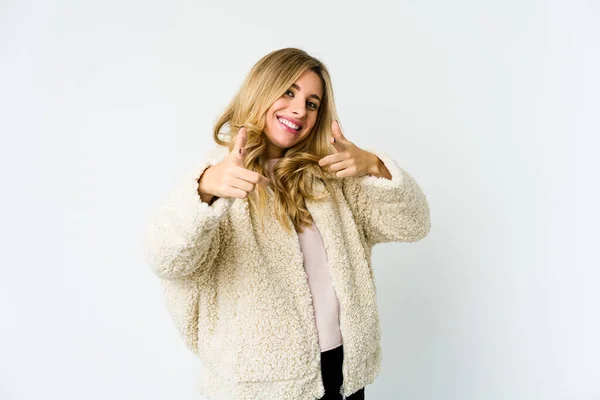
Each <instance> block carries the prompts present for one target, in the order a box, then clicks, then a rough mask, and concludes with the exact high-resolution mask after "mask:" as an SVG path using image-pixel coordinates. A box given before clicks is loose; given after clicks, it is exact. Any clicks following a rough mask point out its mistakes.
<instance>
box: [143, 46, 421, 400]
mask: <svg viewBox="0 0 600 400" xmlns="http://www.w3.org/2000/svg"><path fill="white" fill-rule="evenodd" d="M213 139H214V141H215V142H216V145H215V147H214V149H213V150H212V151H210V152H208V153H207V154H206V155H205V156H204V157H203V159H202V160H200V162H199V163H198V165H196V166H194V167H193V168H191V169H190V171H189V173H187V174H186V175H185V176H184V177H183V178H182V180H181V182H180V183H179V184H178V186H177V187H176V188H175V189H174V190H173V192H172V193H171V195H170V196H169V197H168V198H167V199H166V200H165V202H164V204H163V205H162V207H160V209H158V210H157V211H156V212H155V213H154V214H153V216H152V218H151V221H150V223H149V226H148V230H147V235H146V256H147V261H148V264H149V265H150V267H151V269H152V270H153V272H154V273H155V274H156V275H157V276H158V277H159V278H160V279H161V283H162V285H163V288H164V296H165V301H166V305H167V309H168V311H169V312H170V314H171V316H172V319H173V322H174V324H175V326H176V327H177V329H178V331H179V333H180V334H181V337H182V338H183V341H184V343H185V344H186V346H187V348H189V350H190V351H192V352H193V353H194V354H196V355H197V356H198V357H199V358H200V360H201V361H202V366H203V368H202V373H201V375H200V378H199V380H198V383H197V388H198V391H199V393H200V394H202V395H204V396H205V397H206V398H208V399H210V400H232V399H236V400H238V399H239V400H249V399H253V400H254V399H269V400H275V399H282V400H314V399H342V398H346V399H351V400H357V399H364V398H365V397H364V396H365V389H364V388H365V386H366V385H367V384H370V383H372V382H373V381H374V379H375V377H376V376H377V375H378V373H379V371H380V364H381V347H380V324H379V314H378V309H377V303H376V291H375V282H374V279H373V271H372V267H371V251H372V248H373V246H374V245H375V244H377V243H383V242H392V241H397V242H414V241H417V240H420V239H421V238H423V237H425V236H426V235H427V234H428V232H429V230H430V219H429V206H428V203H427V200H426V197H425V195H424V194H423V192H422V191H421V189H420V188H419V186H418V185H417V183H416V182H415V180H414V179H413V178H412V177H411V176H410V175H409V174H408V173H407V172H406V171H404V170H403V169H402V168H401V167H400V166H399V165H398V164H397V163H396V162H395V161H394V160H393V159H392V158H391V157H390V156H389V155H387V154H386V153H384V152H381V151H378V150H370V151H367V150H364V149H361V148H359V147H358V146H357V145H355V144H354V143H352V142H351V141H350V140H348V139H347V138H346V137H345V135H344V133H343V132H342V131H341V128H340V126H339V124H338V123H337V113H336V107H335V103H334V96H333V88H332V86H331V79H330V76H329V73H328V71H327V68H326V67H325V65H324V64H323V63H322V62H320V61H319V60H317V59H316V58H314V57H311V56H310V55H308V54H307V53H306V52H304V51H302V50H300V49H294V48H286V49H281V50H277V51H274V52H272V53H269V54H267V55H266V56H264V57H263V58H262V59H261V60H259V61H258V63H256V65H254V67H253V68H252V70H251V71H250V73H249V75H248V76H247V78H246V79H245V81H244V82H243V84H242V86H241V88H240V89H239V91H238V93H237V94H236V95H235V97H234V98H233V100H232V101H231V103H230V104H229V105H228V106H227V108H226V109H225V111H224V113H223V115H222V116H221V117H220V119H219V120H218V122H217V123H216V125H215V128H214V132H213Z"/></svg>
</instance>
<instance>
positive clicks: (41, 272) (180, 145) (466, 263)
mask: <svg viewBox="0 0 600 400" xmlns="http://www.w3.org/2000/svg"><path fill="white" fill-rule="evenodd" d="M599 21H600V6H599V5H598V3H597V2H595V1H591V0H590V1H580V0H576V1H562V2H559V1H547V2H544V1H533V0H507V1H475V0H456V1H452V2H450V1H441V0H423V1H418V2H417V1H410V0H408V1H406V0H403V1H380V0H374V1H368V2H348V1H344V2H342V1H336V2H327V1H325V2H290V3H288V2H275V1H273V2H250V1H246V2H242V1H239V2H204V1H192V0H188V1H182V0H172V1H140V0H119V1H116V0H106V1H75V0H54V1H52V0H50V1H35V0H32V1H26V0H24V1H11V0H3V1H2V2H1V3H0V132H1V142H0V159H1V165H0V166H1V168H0V174H1V175H0V181H1V182H2V191H1V193H2V195H1V196H0V199H1V200H0V201H1V202H2V203H1V207H0V221H1V222H0V226H1V228H0V229H1V235H2V236H1V238H0V239H1V243H2V249H1V254H2V256H1V259H2V262H1V268H2V276H1V278H0V300H1V302H0V312H1V323H2V326H1V329H0V335H1V337H0V399H2V400H34V399H36V400H37V399H48V400H50V399H52V400H54V399H56V400H59V399H60V400H71V399H73V400H75V399H76V400H80V399H85V400H100V399H102V400H104V399H111V400H130V399H131V400H135V399H144V400H163V399H178V400H191V399H198V398H199V395H197V394H196V392H195V382H196V379H197V376H198V374H199V372H200V370H201V363H200V361H199V360H198V359H196V358H195V357H194V355H193V354H191V353H190V352H188V351H187V350H186V349H185V347H184V345H183V342H182V341H181V340H180V339H179V336H178V335H177V333H176V331H175V328H174V327H173V325H172V323H171V321H170V319H169V316H168V314H167V311H166V308H165V306H164V304H163V298H162V293H161V289H160V285H159V280H158V279H157V278H156V277H155V276H154V275H152V273H151V272H150V270H149V268H148V266H147V265H146V264H145V263H144V260H143V256H142V238H143V232H144V229H145V226H146V223H147V221H148V218H149V216H150V215H151V213H152V212H153V210H154V209H155V208H156V207H157V206H158V205H159V204H160V202H161V201H162V200H163V199H164V197H165V196H166V195H167V193H168V192H169V191H170V190H171V188H172V187H173V184H174V183H175V182H176V181H177V179H178V178H179V177H180V175H181V174H182V173H183V172H185V171H186V170H187V169H188V168H189V167H190V166H192V165H193V164H195V163H196V162H198V161H199V157H200V156H201V155H202V154H203V153H204V152H205V150H207V149H208V148H209V147H210V146H212V139H211V135H212V125H213V123H214V122H215V121H216V119H217V117H218V116H219V113H220V112H221V111H222V110H223V109H224V107H225V106H226V104H227V103H228V102H229V100H230V99H231V98H232V96H233V95H234V93H235V92H236V90H237V89H238V88H239V85H240V84H241V82H242V80H243V79H244V77H245V76H246V74H247V73H248V71H249V70H250V68H251V66H252V65H253V64H254V63H255V62H256V61H258V59H259V58H260V57H262V56H263V55H265V54H266V53H268V52H270V51H273V50H275V49H279V48H282V47H290V46H291V47H300V48H302V49H304V50H306V51H308V52H309V53H310V54H312V55H314V56H317V57H319V58H321V59H322V61H324V63H325V64H326V65H327V66H328V68H329V69H330V72H331V74H332V79H333V84H334V90H335V94H336V100H337V104H338V106H339V112H340V116H341V121H342V124H343V127H344V128H345V135H346V137H347V138H348V139H349V140H351V141H353V142H354V143H356V144H357V145H358V146H359V147H363V148H366V147H373V148H380V149H383V150H385V151H387V152H388V153H389V154H390V155H391V156H393V157H394V158H395V159H396V160H397V161H398V162H399V163H400V165H401V166H402V167H403V168H405V169H406V170H407V171H408V172H409V173H411V175H413V177H414V178H415V179H416V180H417V182H418V183H419V184H420V186H421V187H422V189H423V191H424V192H425V193H426V195H427V198H428V201H429V203H430V208H431V218H432V229H431V233H430V234H429V236H427V237H426V238H425V239H424V240H422V241H420V242H417V243H390V244H382V245H378V246H377V247H375V249H374V254H373V265H374V269H375V277H376V282H377V289H378V290H377V296H378V301H379V307H380V312H381V323H382V335H383V337H382V346H383V365H382V372H381V374H380V375H379V376H378V377H377V379H376V381H375V382H374V383H373V384H372V385H369V386H368V387H367V389H366V395H367V399H369V400H378V399H386V400H387V399H403V400H558V399H561V400H562V399H564V400H567V399H568V400H592V399H600V293H599V287H600V273H599V272H598V269H599V268H598V267H599V266H600V259H599V257H598V248H599V244H598V243H597V242H598V239H599V237H600V235H598V216H599V212H598V204H599V203H598V202H599V201H600V199H599V196H598V193H599V190H598V182H599V180H598V178H597V177H596V175H597V172H598V171H599V170H600V167H599V163H598V150H597V149H598V145H599V143H600V142H599V140H598V134H599V133H600V129H599V124H598V113H599V109H600V103H599V101H598V93H599V92H600V90H599V89H600V85H599V79H598V71H600V56H599V43H600V28H599Z"/></svg>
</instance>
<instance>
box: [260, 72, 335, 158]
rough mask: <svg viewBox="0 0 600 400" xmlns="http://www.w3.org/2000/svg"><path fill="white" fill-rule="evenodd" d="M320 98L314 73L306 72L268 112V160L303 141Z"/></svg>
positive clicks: (311, 124)
mask: <svg viewBox="0 0 600 400" xmlns="http://www.w3.org/2000/svg"><path fill="white" fill-rule="evenodd" d="M322 98H323V82H322V81H321V77H320V76H319V75H317V73H316V72H314V71H311V70H308V71H305V72H304V73H303V74H302V75H301V76H300V77H299V78H298V80H296V82H294V83H293V84H292V86H291V87H290V88H289V89H288V90H286V92H285V93H284V94H283V96H281V97H280V98H279V99H277V101H276V102H275V103H273V104H272V105H271V107H269V109H268V110H267V115H266V121H265V127H264V133H265V135H266V138H267V142H268V147H267V152H268V156H267V157H268V158H280V157H281V156H282V155H283V152H284V150H285V149H287V148H290V147H292V146H294V145H295V144H297V143H299V142H300V141H302V140H303V139H304V138H306V137H307V136H308V135H309V134H310V132H311V130H312V128H313V126H314V125H315V122H316V121H317V114H318V112H319V107H320V105H321V99H322Z"/></svg>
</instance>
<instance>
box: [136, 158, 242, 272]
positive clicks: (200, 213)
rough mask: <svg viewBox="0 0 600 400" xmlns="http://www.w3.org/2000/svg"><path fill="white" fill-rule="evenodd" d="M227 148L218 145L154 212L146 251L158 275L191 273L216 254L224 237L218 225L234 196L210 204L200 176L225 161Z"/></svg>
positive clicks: (146, 236) (146, 255) (149, 261)
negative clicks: (204, 197) (204, 198)
mask: <svg viewBox="0 0 600 400" xmlns="http://www.w3.org/2000/svg"><path fill="white" fill-rule="evenodd" d="M226 150H227V149H226V148H225V147H223V146H217V147H215V148H214V149H213V150H212V151H210V152H209V153H208V154H207V155H205V157H204V160H203V161H202V162H200V163H199V164H198V165H196V166H194V167H193V168H191V169H190V170H189V171H188V172H187V173H186V174H185V175H184V176H183V178H182V179H181V181H180V182H179V183H178V184H177V185H176V187H175V188H174V190H173V191H172V192H171V193H170V194H169V196H168V197H167V199H166V201H165V202H164V203H163V204H162V205H161V206H160V207H159V209H158V210H156V212H155V213H154V214H153V215H152V216H151V218H150V221H149V223H148V226H147V228H146V234H145V240H144V251H145V258H146V262H147V264H148V265H149V266H150V269H151V270H152V271H153V272H154V273H155V274H156V275H157V276H158V277H160V278H162V279H180V278H185V277H188V276H190V275H191V274H193V273H194V272H195V271H196V270H197V269H198V268H202V267H206V266H207V265H209V264H210V263H211V262H212V261H213V259H214V258H215V257H216V255H217V253H218V251H219V246H220V241H221V238H220V232H219V229H218V226H219V223H220V222H221V220H222V219H223V218H224V216H225V215H226V214H227V211H228V210H229V208H230V207H231V204H232V200H233V199H232V198H219V199H217V200H215V201H214V202H213V203H212V205H208V204H207V203H205V202H203V201H202V200H201V199H200V195H199V194H198V179H199V178H200V176H201V175H202V173H203V172H204V171H205V170H206V169H207V168H208V167H210V166H211V165H215V164H217V163H218V162H219V161H221V159H222V158H223V157H224V156H225V155H226V154H227V152H226Z"/></svg>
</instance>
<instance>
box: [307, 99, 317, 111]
mask: <svg viewBox="0 0 600 400" xmlns="http://www.w3.org/2000/svg"><path fill="white" fill-rule="evenodd" d="M306 104H308V105H309V107H310V108H312V109H313V110H316V109H317V108H319V107H318V106H317V105H316V104H315V103H313V102H312V101H308V102H306Z"/></svg>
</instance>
